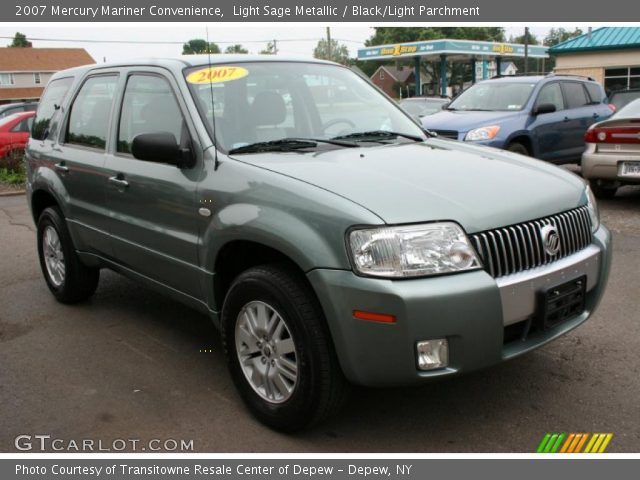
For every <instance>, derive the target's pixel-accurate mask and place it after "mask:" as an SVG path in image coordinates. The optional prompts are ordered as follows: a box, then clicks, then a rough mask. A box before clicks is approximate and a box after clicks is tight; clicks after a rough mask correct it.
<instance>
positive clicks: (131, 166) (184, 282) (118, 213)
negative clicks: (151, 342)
mask: <svg viewBox="0 0 640 480" xmlns="http://www.w3.org/2000/svg"><path fill="white" fill-rule="evenodd" d="M125 81H126V83H125V86H124V93H123V95H122V97H121V98H120V99H119V102H118V104H119V112H118V116H117V117H116V120H115V122H114V129H115V132H114V139H115V141H114V145H113V155H110V156H109V157H108V159H107V164H106V167H107V170H108V175H107V177H106V178H105V179H104V180H105V184H106V185H107V208H108V209H109V211H110V212H111V224H110V233H111V235H112V248H113V253H114V256H115V258H116V260H117V262H118V263H120V264H122V265H123V266H125V267H127V268H130V269H132V270H134V271H135V272H137V273H140V274H142V275H144V276H146V277H148V278H151V279H153V280H157V281H159V282H161V283H163V284H165V285H169V286H171V287H173V288H175V289H176V290H178V291H181V292H183V293H186V294H187V295H189V296H191V297H194V298H198V299H200V298H202V290H201V287H200V277H201V270H200V269H199V267H198V238H199V236H198V222H199V217H198V209H199V205H198V204H197V200H196V189H197V186H198V182H199V179H200V173H201V171H202V159H199V160H198V163H197V164H196V166H195V167H194V168H189V169H180V168H178V167H176V166H175V165H170V164H166V163H158V162H151V161H143V160H138V159H136V158H134V157H133V155H132V154H131V145H132V142H133V139H134V138H135V136H136V135H139V134H142V133H159V132H169V133H172V134H173V135H174V137H175V138H176V141H177V142H179V143H180V145H181V146H189V145H191V146H193V145H195V143H193V139H195V135H193V132H194V131H195V130H194V128H193V124H192V123H191V121H190V119H189V118H188V116H187V115H186V112H187V110H186V106H185V104H184V100H183V99H182V97H181V95H180V94H179V93H178V92H179V91H178V89H177V85H176V83H175V80H174V79H173V77H172V76H171V75H169V74H168V73H166V72H165V71H164V70H163V69H159V68H148V69H145V70H143V71H141V70H135V69H132V70H129V71H128V72H127V73H126V79H125ZM194 151H195V149H194Z"/></svg>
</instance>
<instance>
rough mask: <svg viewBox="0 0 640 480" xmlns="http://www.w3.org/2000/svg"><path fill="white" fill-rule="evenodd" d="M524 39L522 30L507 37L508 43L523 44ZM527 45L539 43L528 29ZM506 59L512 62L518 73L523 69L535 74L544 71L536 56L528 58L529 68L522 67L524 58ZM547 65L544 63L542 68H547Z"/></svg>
mask: <svg viewBox="0 0 640 480" xmlns="http://www.w3.org/2000/svg"><path fill="white" fill-rule="evenodd" d="M524 40H525V39H524V32H522V35H518V36H516V37H514V36H513V35H512V36H511V37H509V43H520V44H523V45H524V43H525V41H524ZM529 45H540V41H539V40H538V38H537V37H536V36H535V35H534V34H533V33H531V31H529ZM507 61H511V62H513V63H514V64H515V66H516V68H517V69H518V73H521V74H522V73H524V71H525V70H527V72H528V73H530V74H532V75H535V74H537V73H544V72H543V68H542V63H541V62H540V61H539V59H537V58H536V59H533V58H530V59H528V62H529V65H528V66H529V68H527V69H525V68H524V58H510V59H508V60H507ZM547 67H548V64H545V68H544V70H547Z"/></svg>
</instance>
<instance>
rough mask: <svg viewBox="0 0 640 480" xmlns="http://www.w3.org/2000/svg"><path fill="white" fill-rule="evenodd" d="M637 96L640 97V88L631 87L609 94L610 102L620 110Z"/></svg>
mask: <svg viewBox="0 0 640 480" xmlns="http://www.w3.org/2000/svg"><path fill="white" fill-rule="evenodd" d="M636 98H640V88H629V89H627V90H615V91H613V92H611V94H610V95H609V103H610V104H611V105H613V106H614V107H615V109H616V110H620V109H621V108H622V107H624V106H625V105H627V104H628V103H630V102H633V101H634V100H635V99H636Z"/></svg>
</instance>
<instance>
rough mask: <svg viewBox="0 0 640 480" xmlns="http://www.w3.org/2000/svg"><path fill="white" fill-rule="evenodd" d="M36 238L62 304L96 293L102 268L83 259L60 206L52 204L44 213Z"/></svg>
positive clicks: (50, 282)
mask: <svg viewBox="0 0 640 480" xmlns="http://www.w3.org/2000/svg"><path fill="white" fill-rule="evenodd" d="M37 239H38V256H39V257H40V268H41V269H42V274H43V275H44V279H45V281H46V282H47V286H48V287H49V290H51V293H53V295H54V296H55V297H56V299H57V300H58V301H60V302H62V303H78V302H81V301H83V300H86V299H87V298H89V297H90V296H91V295H93V293H94V292H95V291H96V288H97V287H98V280H99V278H100V271H99V270H98V269H97V268H89V267H87V266H85V265H84V264H83V263H82V262H81V261H80V258H79V257H78V255H77V253H76V250H75V247H74V246H73V242H72V241H71V236H70V235H69V230H68V229H67V223H66V222H65V220H64V217H63V216H62V213H61V212H60V210H59V209H58V208H56V207H49V208H46V209H45V210H44V211H43V212H42V214H41V215H40V218H39V219H38V232H37Z"/></svg>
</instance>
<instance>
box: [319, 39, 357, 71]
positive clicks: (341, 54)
mask: <svg viewBox="0 0 640 480" xmlns="http://www.w3.org/2000/svg"><path fill="white" fill-rule="evenodd" d="M328 47H329V43H328V42H327V39H326V38H322V39H320V41H319V42H318V44H317V45H316V48H314V49H313V56H314V57H315V58H320V59H322V60H330V61H332V62H336V63H341V64H343V65H346V64H347V63H348V62H349V49H348V48H347V46H346V45H343V44H341V43H338V41H337V40H334V39H333V38H332V39H331V49H329V48H328Z"/></svg>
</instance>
